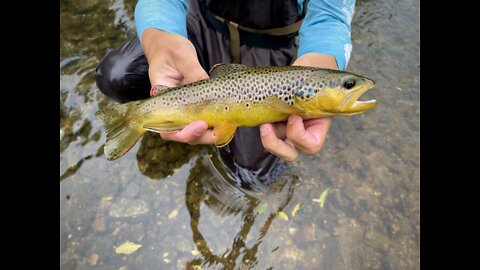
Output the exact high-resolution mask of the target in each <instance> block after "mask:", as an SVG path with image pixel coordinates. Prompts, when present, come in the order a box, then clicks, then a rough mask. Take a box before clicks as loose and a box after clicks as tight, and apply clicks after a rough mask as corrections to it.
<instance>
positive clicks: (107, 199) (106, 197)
mask: <svg viewBox="0 0 480 270" xmlns="http://www.w3.org/2000/svg"><path fill="white" fill-rule="evenodd" d="M112 199H113V197H112V196H103V197H102V201H111V200H112Z"/></svg>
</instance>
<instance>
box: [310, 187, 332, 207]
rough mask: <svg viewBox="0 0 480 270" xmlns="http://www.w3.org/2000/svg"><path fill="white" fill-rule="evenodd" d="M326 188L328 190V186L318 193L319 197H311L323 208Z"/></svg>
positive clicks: (326, 193)
mask: <svg viewBox="0 0 480 270" xmlns="http://www.w3.org/2000/svg"><path fill="white" fill-rule="evenodd" d="M328 190H330V188H327V189H325V190H324V191H323V192H322V194H320V197H319V198H318V199H313V201H314V202H317V203H320V207H321V208H323V205H324V204H325V200H326V199H327V195H328Z"/></svg>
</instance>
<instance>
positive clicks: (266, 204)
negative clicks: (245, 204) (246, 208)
mask: <svg viewBox="0 0 480 270" xmlns="http://www.w3.org/2000/svg"><path fill="white" fill-rule="evenodd" d="M267 208H268V203H263V204H262V205H260V207H258V210H257V213H258V214H259V215H261V214H263V213H265V210H267Z"/></svg>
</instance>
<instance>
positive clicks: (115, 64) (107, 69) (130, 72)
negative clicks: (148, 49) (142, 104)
mask: <svg viewBox="0 0 480 270" xmlns="http://www.w3.org/2000/svg"><path fill="white" fill-rule="evenodd" d="M95 78H96V81H97V86H98V88H99V89H100V91H102V93H104V94H105V95H106V96H108V97H110V98H111V99H113V100H115V101H118V102H122V103H123V102H128V101H132V100H139V99H145V98H148V97H150V88H151V87H150V80H149V78H148V62H147V59H146V58H145V55H144V53H143V48H142V45H141V44H140V40H138V38H137V37H134V38H133V39H131V40H129V41H127V42H126V43H124V44H123V45H122V46H120V47H119V48H117V49H113V50H110V51H108V52H107V53H106V54H105V56H104V57H103V59H102V60H101V61H100V63H99V64H98V66H97V69H96V74H95Z"/></svg>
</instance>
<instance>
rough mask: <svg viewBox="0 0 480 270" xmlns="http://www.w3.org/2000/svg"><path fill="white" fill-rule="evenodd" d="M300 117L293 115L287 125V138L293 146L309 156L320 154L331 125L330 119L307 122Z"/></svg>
mask: <svg viewBox="0 0 480 270" xmlns="http://www.w3.org/2000/svg"><path fill="white" fill-rule="evenodd" d="M305 122H306V123H307V124H306V125H307V127H305V125H304V121H303V119H302V118H301V117H300V116H298V115H291V116H290V117H289V118H288V123H287V138H288V140H290V141H291V142H292V143H293V145H294V146H295V147H296V148H298V149H300V150H301V151H302V152H303V153H305V154H307V155H315V154H318V153H319V152H320V149H321V148H322V146H323V143H324V141H325V138H326V136H327V132H328V129H329V128H330V125H331V119H329V118H317V119H310V120H305Z"/></svg>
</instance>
